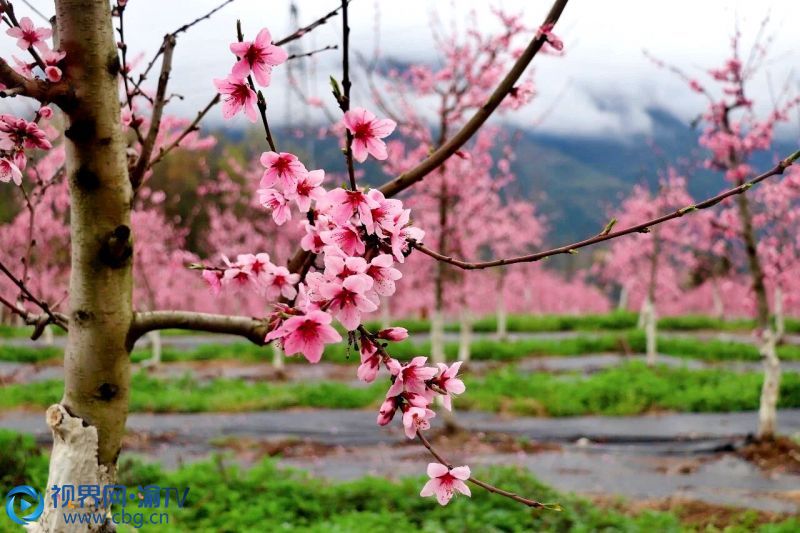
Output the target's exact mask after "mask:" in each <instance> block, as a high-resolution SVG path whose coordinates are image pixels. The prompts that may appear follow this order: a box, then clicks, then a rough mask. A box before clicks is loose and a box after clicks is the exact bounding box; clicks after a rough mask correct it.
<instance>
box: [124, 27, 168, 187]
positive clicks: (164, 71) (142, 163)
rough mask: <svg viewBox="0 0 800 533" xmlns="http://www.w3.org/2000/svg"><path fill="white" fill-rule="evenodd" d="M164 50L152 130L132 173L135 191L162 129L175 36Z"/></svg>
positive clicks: (154, 104)
mask: <svg viewBox="0 0 800 533" xmlns="http://www.w3.org/2000/svg"><path fill="white" fill-rule="evenodd" d="M162 48H163V50H164V59H162V60H161V74H160V75H159V77H158V88H157V89H156V97H155V99H154V100H153V113H152V115H151V116H150V129H149V130H148V132H147V137H145V139H144V143H143V144H142V151H141V153H140V154H139V159H138V160H137V161H136V166H135V167H134V168H133V172H131V178H130V179H131V186H132V187H133V190H134V191H135V190H136V189H138V188H139V186H140V185H141V184H142V180H143V179H144V174H145V172H147V169H148V168H149V167H150V156H151V155H152V153H153V148H155V145H156V138H157V137H158V131H159V129H160V128H161V115H162V114H163V113H164V105H165V104H166V96H167V84H168V83H169V73H170V70H172V51H173V50H174V49H175V35H174V34H167V35H165V36H164V44H163V45H162Z"/></svg>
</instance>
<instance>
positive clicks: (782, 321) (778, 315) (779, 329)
mask: <svg viewBox="0 0 800 533" xmlns="http://www.w3.org/2000/svg"><path fill="white" fill-rule="evenodd" d="M784 333H786V316H785V314H784V312H783V289H781V288H780V287H778V286H776V287H775V342H776V343H779V342H781V339H783V334H784Z"/></svg>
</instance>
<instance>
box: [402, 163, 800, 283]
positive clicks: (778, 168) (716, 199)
mask: <svg viewBox="0 0 800 533" xmlns="http://www.w3.org/2000/svg"><path fill="white" fill-rule="evenodd" d="M798 158H800V150H798V151H797V152H795V153H793V154H792V155H790V156H789V157H787V158H786V159H784V160H782V161H781V162H779V163H778V164H777V165H775V167H774V168H772V169H771V170H768V171H767V172H764V173H763V174H760V175H758V176H756V177H755V178H753V179H752V180H750V181H747V182H745V183H742V184H741V185H739V186H737V187H734V188H732V189H728V190H727V191H725V192H722V193H720V194H718V195H716V196H713V197H711V198H708V199H706V200H703V201H702V202H700V203H697V204H694V205H689V206H686V207H683V208H681V209H678V210H676V211H673V212H671V213H668V214H666V215H662V216H660V217H657V218H654V219H652V220H647V221H645V222H642V223H640V224H636V225H634V226H630V227H627V228H625V229H621V230H618V231H610V229H611V228H610V227H608V226H607V229H608V231H606V229H604V230H603V231H602V232H601V233H600V234H599V235H595V236H594V237H590V238H588V239H584V240H582V241H578V242H575V243H572V244H567V245H565V246H559V247H558V248H553V249H551V250H545V251H542V252H537V253H535V254H528V255H522V256H519V257H511V258H505V259H496V260H494V261H484V262H476V263H471V262H468V261H463V260H461V259H454V258H453V257H449V256H446V255H443V254H440V253H439V252H436V251H434V250H431V249H430V248H426V247H425V246H423V245H422V244H414V245H413V246H414V248H416V249H417V250H419V251H420V252H422V253H424V254H425V255H428V256H430V257H433V258H434V259H436V260H437V261H441V262H443V263H448V264H450V265H453V266H457V267H458V268H461V269H464V270H481V269H484V268H492V267H499V266H504V265H513V264H515V263H532V262H534V261H539V260H541V259H544V258H545V257H550V256H553V255H559V254H573V253H576V251H577V250H578V248H584V247H586V246H591V245H593V244H597V243H599V242H603V241H608V240H611V239H616V238H617V237H622V236H623V235H629V234H631V233H648V232H649V231H650V228H651V227H652V226H656V225H658V224H662V223H664V222H667V221H668V220H673V219H675V218H680V217H682V216H684V215H685V214H687V213H691V212H693V211H699V210H701V209H708V208H709V207H713V206H715V205H717V204H718V203H720V202H721V201H723V200H725V199H726V198H729V197H731V196H736V195H739V194H743V193H745V192H747V191H748V190H749V189H750V188H752V187H753V186H754V185H756V184H758V183H760V182H762V181H764V180H766V179H767V178H770V177H772V176H777V175H781V174H783V172H784V171H785V170H786V169H787V168H788V167H790V166H791V165H792V164H793V163H794V162H795V161H796V160H797V159H798Z"/></svg>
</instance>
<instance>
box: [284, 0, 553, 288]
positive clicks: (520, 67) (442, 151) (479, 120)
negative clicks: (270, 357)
mask: <svg viewBox="0 0 800 533" xmlns="http://www.w3.org/2000/svg"><path fill="white" fill-rule="evenodd" d="M567 2H568V0H555V2H554V3H553V6H552V7H551V8H550V12H549V13H548V14H547V17H546V18H545V20H544V22H543V25H544V24H553V25H555V23H556V22H558V19H559V18H560V17H561V13H562V12H563V11H564V8H565V7H566V5H567ZM333 14H335V11H334V12H332V13H329V15H331V16H332V15H333ZM545 42H547V38H546V37H545V36H544V35H539V34H538V32H537V34H536V36H534V37H533V39H532V40H531V42H530V43H529V44H528V46H527V48H525V51H524V52H523V53H522V55H520V57H519V58H518V59H517V61H516V62H515V63H514V65H513V66H512V67H511V70H509V71H508V74H506V76H505V78H503V80H502V81H501V82H500V84H499V85H498V86H497V88H496V89H495V90H494V92H493V93H492V94H491V96H490V97H489V99H488V100H487V101H486V103H485V104H484V105H483V106H482V107H481V108H480V109H478V110H477V111H476V112H475V114H474V115H473V116H472V118H471V119H470V120H469V121H468V122H467V123H466V124H465V125H464V126H463V127H462V128H461V129H460V130H459V131H458V133H456V134H455V135H454V136H453V137H452V138H450V140H448V141H447V142H446V143H444V144H443V145H442V146H440V147H439V148H438V149H437V150H436V151H435V152H433V153H432V154H431V155H430V156H428V158H427V159H425V160H424V161H423V162H422V163H420V164H419V165H417V166H416V167H414V168H413V169H411V170H409V171H408V172H404V173H403V174H401V175H400V176H398V177H396V178H395V179H393V180H392V181H390V182H388V183H385V184H384V185H383V186H382V187H381V188H380V191H381V192H382V193H383V194H384V195H386V196H387V197H389V196H394V195H396V194H398V193H400V192H402V191H404V190H405V189H407V188H408V187H410V186H412V185H413V184H415V183H417V182H418V181H420V180H422V178H424V177H425V176H427V175H428V174H430V173H431V172H432V171H433V170H435V169H436V168H437V167H438V166H439V165H441V164H442V163H444V162H445V161H446V160H447V159H448V158H449V157H450V156H451V155H453V154H454V153H456V152H457V151H458V150H459V148H461V147H462V146H463V145H464V144H465V143H466V142H467V141H468V140H469V139H470V137H472V135H473V134H474V133H475V132H476V131H478V129H480V127H481V126H482V125H483V124H484V122H486V120H488V118H489V117H490V116H491V115H492V113H494V111H495V110H496V109H497V108H498V106H499V105H500V103H501V102H502V101H503V99H504V98H505V97H506V96H507V95H508V93H509V92H511V90H512V89H513V88H514V84H515V83H516V82H517V81H518V80H519V78H520V77H521V76H522V74H523V72H524V71H525V69H526V68H527V67H528V65H529V64H530V62H531V61H532V60H533V58H534V57H535V56H536V54H537V53H538V52H539V50H540V49H541V48H542V46H543V45H544V43H545ZM276 44H277V43H276ZM307 256H308V252H305V251H303V250H298V251H297V252H296V253H295V254H294V255H293V256H292V257H291V259H289V262H288V264H287V268H288V269H289V270H290V271H291V272H293V273H297V272H299V271H300V269H301V268H302V267H303V265H304V264H305V263H306V259H307Z"/></svg>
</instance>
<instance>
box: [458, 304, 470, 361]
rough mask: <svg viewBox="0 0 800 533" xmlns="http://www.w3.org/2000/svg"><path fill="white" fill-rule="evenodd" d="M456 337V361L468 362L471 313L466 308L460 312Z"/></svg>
mask: <svg viewBox="0 0 800 533" xmlns="http://www.w3.org/2000/svg"><path fill="white" fill-rule="evenodd" d="M459 318H460V324H459V326H460V329H459V335H458V360H459V361H469V357H470V348H471V346H472V313H470V311H469V309H467V308H466V306H465V307H464V308H463V309H462V310H461V314H460V315H459Z"/></svg>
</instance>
